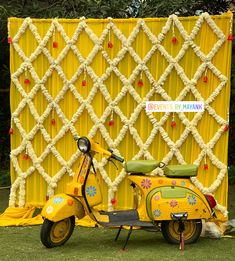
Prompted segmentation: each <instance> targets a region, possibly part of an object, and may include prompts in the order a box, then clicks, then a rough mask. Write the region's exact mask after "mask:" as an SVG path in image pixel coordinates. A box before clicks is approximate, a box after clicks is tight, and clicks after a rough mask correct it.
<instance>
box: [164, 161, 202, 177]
mask: <svg viewBox="0 0 235 261" xmlns="http://www.w3.org/2000/svg"><path fill="white" fill-rule="evenodd" d="M197 170H198V166H196V165H193V164H188V165H169V166H166V167H165V170H164V174H165V175H166V176H167V177H194V176H197Z"/></svg>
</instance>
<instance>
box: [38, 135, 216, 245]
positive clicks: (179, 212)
mask: <svg viewBox="0 0 235 261" xmlns="http://www.w3.org/2000/svg"><path fill="white" fill-rule="evenodd" d="M77 145H78V148H79V150H80V151H81V152H82V155H81V157H80V163H79V168H78V172H77V174H76V175H74V177H73V180H72V182H71V183H69V184H68V186H67V191H66V193H61V194H58V195H55V196H53V197H52V198H50V199H49V200H48V201H47V203H46V205H45V206H44V208H43V210H42V212H41V215H42V217H43V218H44V222H43V225H42V228H41V242H42V243H43V245H45V246H46V247H48V248H52V247H56V246H60V245H63V244H64V243H65V242H66V241H67V240H68V239H69V238H70V236H71V234H72V233H73V230H74V226H75V217H77V218H78V219H82V218H83V217H84V216H85V215H89V216H90V218H91V219H92V220H94V221H95V222H97V223H98V224H99V225H102V226H104V227H119V230H118V233H117V236H116V238H115V240H117V239H118V237H119V234H120V232H121V229H122V228H123V227H124V226H128V227H130V230H129V233H128V236H127V239H126V241H125V244H124V246H123V249H125V247H126V245H127V242H128V240H129V238H130V235H131V232H132V228H133V227H139V228H142V229H146V230H150V229H152V230H156V229H159V228H160V229H161V231H162V234H163V237H164V238H165V239H166V240H167V241H168V242H169V243H180V248H181V249H183V248H184V244H185V243H194V242H196V241H197V240H198V238H199V236H200V234H201V230H202V219H209V218H211V217H213V216H214V211H213V208H214V207H215V206H216V200H215V199H214V198H213V197H212V196H211V195H203V194H202V193H201V192H200V191H199V190H198V189H197V188H196V187H195V186H194V185H193V184H192V183H191V181H190V177H191V176H196V175H197V166H195V165H169V166H167V167H165V164H164V163H163V162H159V161H156V160H135V161H134V160H131V161H127V162H126V163H125V170H126V172H128V173H129V176H128V179H129V180H130V186H132V187H133V199H134V203H135V204H134V205H135V206H134V208H133V209H130V210H117V211H111V212H107V211H100V210H97V209H96V208H94V206H97V205H98V204H100V203H101V202H102V193H101V190H100V188H99V184H98V182H97V178H96V172H95V168H94V165H93V157H94V156H95V154H96V153H99V154H101V155H102V156H103V157H106V158H107V159H109V160H111V159H115V160H117V161H119V162H124V159H122V158H120V157H119V156H117V155H115V154H114V153H113V152H112V151H111V150H105V149H103V148H102V147H101V146H100V145H99V144H98V143H97V142H95V141H94V140H92V139H90V138H87V137H81V138H78V139H77ZM157 167H160V168H164V173H165V177H158V176H149V175H147V174H146V173H150V172H151V171H153V170H154V169H155V168H157ZM91 169H93V172H94V173H93V172H92V171H91Z"/></svg>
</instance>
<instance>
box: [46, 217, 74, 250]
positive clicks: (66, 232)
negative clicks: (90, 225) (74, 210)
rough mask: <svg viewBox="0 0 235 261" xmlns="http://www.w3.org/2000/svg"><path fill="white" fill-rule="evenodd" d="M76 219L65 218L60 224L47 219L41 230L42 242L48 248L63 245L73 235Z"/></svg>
mask: <svg viewBox="0 0 235 261" xmlns="http://www.w3.org/2000/svg"><path fill="white" fill-rule="evenodd" d="M74 226H75V217H74V216H72V217H69V218H65V219H63V220H60V221H58V222H53V221H50V220H48V219H45V220H44V222H43V224H42V228H41V242H42V243H43V245H44V246H45V247H47V248H52V247H57V246H61V245H63V244H64V243H65V242H66V241H67V240H68V239H69V238H70V236H71V235H72V233H73V230H74Z"/></svg>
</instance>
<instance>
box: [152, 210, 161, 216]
mask: <svg viewBox="0 0 235 261" xmlns="http://www.w3.org/2000/svg"><path fill="white" fill-rule="evenodd" d="M161 214H162V213H161V210H160V209H155V210H154V211H153V215H154V217H160V216H161Z"/></svg>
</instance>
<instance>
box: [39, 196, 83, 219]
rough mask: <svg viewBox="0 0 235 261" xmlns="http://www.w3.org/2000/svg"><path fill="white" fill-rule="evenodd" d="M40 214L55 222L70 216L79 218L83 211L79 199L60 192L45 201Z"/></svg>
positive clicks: (81, 216)
mask: <svg viewBox="0 0 235 261" xmlns="http://www.w3.org/2000/svg"><path fill="white" fill-rule="evenodd" d="M41 215H42V217H43V218H46V219H49V220H51V221H53V222H57V221H60V220H63V219H65V218H68V217H71V216H76V217H78V218H79V219H81V218H83V217H84V216H85V211H84V208H83V205H82V203H81V202H80V200H79V199H77V198H73V197H71V196H69V195H67V194H64V193H61V194H57V195H55V196H54V197H52V198H50V199H49V200H48V201H47V203H46V204H45V206H44V207H43V209H42V212H41Z"/></svg>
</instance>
